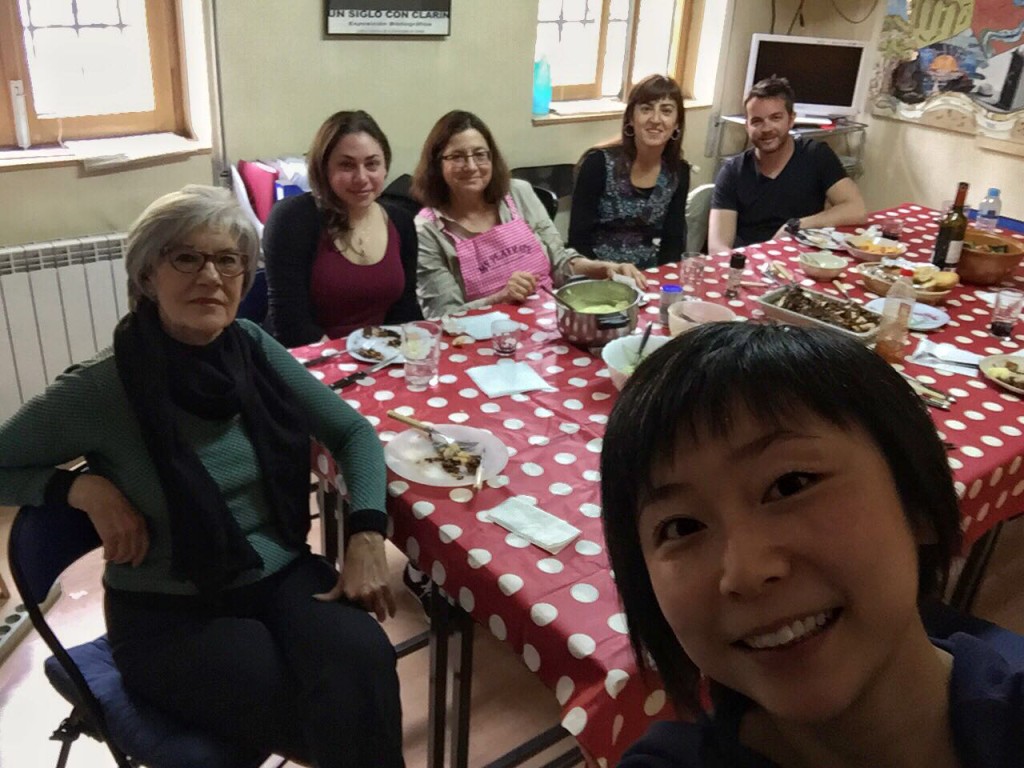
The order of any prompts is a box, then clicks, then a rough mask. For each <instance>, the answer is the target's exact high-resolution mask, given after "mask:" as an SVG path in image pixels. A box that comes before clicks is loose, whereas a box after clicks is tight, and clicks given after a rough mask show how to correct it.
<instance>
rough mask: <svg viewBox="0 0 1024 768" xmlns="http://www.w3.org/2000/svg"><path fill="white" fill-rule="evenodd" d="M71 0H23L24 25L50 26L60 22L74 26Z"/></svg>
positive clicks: (22, 16) (22, 19) (22, 21)
mask: <svg viewBox="0 0 1024 768" xmlns="http://www.w3.org/2000/svg"><path fill="white" fill-rule="evenodd" d="M74 23H75V17H74V15H73V14H72V13H71V0H21V25H22V26H23V27H28V26H33V27H49V26H53V25H58V24H65V25H67V26H72V25H73V24H74Z"/></svg>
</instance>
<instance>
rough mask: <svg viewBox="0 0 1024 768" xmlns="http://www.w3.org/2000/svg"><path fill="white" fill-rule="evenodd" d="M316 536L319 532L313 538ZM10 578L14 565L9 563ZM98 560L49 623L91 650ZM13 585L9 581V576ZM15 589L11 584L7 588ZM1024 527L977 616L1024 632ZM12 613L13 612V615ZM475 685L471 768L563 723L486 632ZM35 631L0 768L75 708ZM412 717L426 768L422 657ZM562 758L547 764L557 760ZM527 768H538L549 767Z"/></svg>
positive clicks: (407, 704) (405, 598)
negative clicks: (46, 665)
mask: <svg viewBox="0 0 1024 768" xmlns="http://www.w3.org/2000/svg"><path fill="white" fill-rule="evenodd" d="M9 525H10V514H4V513H3V512H2V511H0V544H2V546H3V547H4V549H6V537H7V529H8V528H9ZM314 535H316V532H315V531H314ZM389 562H390V563H391V566H392V568H391V571H392V584H393V585H394V588H395V590H396V594H397V595H398V598H399V614H398V616H397V617H396V618H395V619H393V620H391V621H389V622H387V624H386V625H385V626H386V628H387V630H388V633H389V635H390V636H391V637H392V639H394V640H395V641H399V640H401V639H404V638H406V637H410V636H412V635H414V634H416V633H417V632H419V631H421V630H422V629H423V628H424V627H425V626H426V619H425V617H424V615H423V613H422V611H420V610H419V608H418V606H417V605H416V603H415V600H414V599H413V598H412V597H411V596H410V595H409V594H408V593H407V592H406V591H405V590H404V589H402V587H401V569H402V566H403V565H404V558H403V557H402V555H401V554H400V553H398V552H397V551H396V550H391V551H390V552H389ZM3 568H4V571H5V570H6V563H3ZM100 568H101V562H100V559H99V553H98V552H97V553H94V554H93V555H92V556H90V557H88V558H86V559H84V560H83V561H81V562H79V563H77V564H76V565H75V566H73V567H72V568H71V569H70V570H69V571H68V573H67V574H66V575H65V576H64V578H63V579H62V585H63V588H64V595H63V596H62V597H61V599H60V600H59V601H58V602H57V604H56V605H55V606H54V607H53V609H52V610H51V612H50V614H49V618H50V621H51V622H52V623H53V624H54V625H55V626H57V627H59V632H60V634H61V636H62V638H63V639H64V640H65V641H67V642H70V643H75V642H84V641H86V640H89V639H91V638H93V637H95V636H96V635H99V634H100V633H102V631H103V626H102V615H101V609H100V592H99V589H98V584H99V574H100ZM5 578H6V575H5ZM8 583H9V582H8ZM1021 585H1024V519H1021V520H1018V521H1016V522H1014V523H1012V524H1010V525H1008V526H1007V528H1006V530H1005V532H1004V535H1003V538H1002V540H1001V542H1000V545H999V547H998V549H997V551H996V555H995V558H994V560H993V562H992V564H991V567H990V569H989V572H988V575H987V577H986V580H985V583H984V585H983V587H982V590H981V594H980V596H979V598H978V602H977V606H976V612H977V613H978V614H979V615H981V616H983V617H985V618H988V619H990V620H992V621H996V622H997V623H999V624H1002V625H1003V626H1005V627H1007V628H1010V629H1013V630H1015V631H1017V632H1021V633H1024V588H1022V586H1021ZM10 607H11V606H10V604H8V605H7V606H5V608H10ZM475 654H476V659H475V676H474V680H473V722H472V731H471V733H472V736H471V741H470V761H469V762H470V765H471V766H481V765H484V764H485V763H487V762H488V761H490V760H491V759H493V758H495V757H497V756H499V755H501V754H502V753H504V752H505V751H506V750H507V749H509V748H511V747H512V746H514V745H516V744H518V743H520V742H522V741H523V740H525V739H526V738H528V737H530V736H532V735H534V734H536V733H538V732H540V731H541V730H543V729H545V728H547V727H548V726H550V725H551V724H553V723H555V722H556V721H557V718H558V705H557V703H556V702H555V699H554V696H553V695H552V694H551V693H550V692H549V691H548V690H547V689H546V688H544V686H543V685H541V683H540V682H538V681H537V679H536V678H535V677H534V676H533V675H532V674H530V673H529V672H528V671H527V670H526V668H525V667H524V666H523V665H522V664H521V663H520V662H519V661H518V660H517V659H516V658H515V657H514V656H513V655H512V653H511V652H510V651H509V649H508V648H507V646H505V645H504V644H502V643H500V642H498V641H497V640H495V639H494V638H493V637H492V636H491V635H490V634H489V633H488V632H486V631H479V630H478V631H477V633H476V645H475ZM47 655H48V654H47V651H46V648H45V646H44V645H43V643H42V641H41V640H40V639H39V638H38V636H37V635H36V634H35V633H34V632H33V633H32V634H31V635H30V636H29V637H27V638H26V639H25V640H24V641H23V642H22V643H21V644H20V645H19V646H18V647H17V648H15V650H14V652H13V653H12V654H11V656H10V657H9V658H8V660H7V661H6V662H5V663H3V665H2V666H0V766H11V767H12V768H13V767H15V766H16V767H17V768H21V767H22V766H26V767H28V766H33V767H34V766H49V765H53V764H54V762H55V760H56V755H57V752H58V748H57V745H56V744H55V743H54V742H50V741H48V740H47V739H48V737H49V734H50V732H51V731H52V729H53V728H54V727H55V726H56V725H57V724H58V723H59V721H60V720H61V718H62V717H64V716H65V715H66V714H67V711H68V707H67V705H66V704H65V703H64V701H63V700H62V699H60V697H58V696H57V694H56V693H54V691H53V689H52V688H51V687H50V686H49V684H48V683H47V682H46V679H45V678H44V676H43V673H42V663H43V660H44V658H45V657H46V656H47ZM399 674H400V676H401V681H402V705H403V710H404V731H405V755H406V762H407V764H408V765H409V767H410V768H417V767H418V766H422V765H424V764H425V754H426V743H427V708H426V702H427V654H426V653H425V652H420V653H415V654H413V655H412V656H409V657H407V658H405V659H403V660H402V661H401V662H399ZM559 751H560V750H556V751H553V752H552V753H551V754H550V755H547V757H550V756H551V755H553V754H557V753H558V752H559ZM544 757H545V756H541V759H538V760H535V761H533V762H531V763H528V764H527V765H538V764H540V763H541V762H543V758H544ZM110 764H111V763H110V761H109V756H108V753H106V752H105V751H104V748H103V747H102V746H101V745H99V744H97V743H95V742H92V741H90V740H88V739H83V740H80V743H78V744H76V745H75V747H74V748H73V749H72V752H71V760H70V762H69V766H70V768H92V766H101V765H110Z"/></svg>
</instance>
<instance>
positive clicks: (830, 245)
mask: <svg viewBox="0 0 1024 768" xmlns="http://www.w3.org/2000/svg"><path fill="white" fill-rule="evenodd" d="M793 239H794V240H796V241H797V242H799V243H803V244H804V245H810V246H812V247H814V248H825V249H827V250H830V251H838V250H840V249H842V248H845V247H846V241H845V240H844V239H843V235H842V233H840V232H836V231H835V230H830V229H798V230H797V232H796V235H795V236H794V238H793Z"/></svg>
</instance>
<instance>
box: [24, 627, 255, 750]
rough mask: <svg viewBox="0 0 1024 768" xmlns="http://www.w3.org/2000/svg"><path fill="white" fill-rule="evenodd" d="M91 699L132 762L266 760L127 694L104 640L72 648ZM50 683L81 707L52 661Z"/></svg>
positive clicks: (48, 663) (48, 666) (57, 664)
mask: <svg viewBox="0 0 1024 768" xmlns="http://www.w3.org/2000/svg"><path fill="white" fill-rule="evenodd" d="M68 653H69V654H70V656H71V658H72V659H73V660H74V662H75V664H76V665H78V668H79V669H80V670H81V671H82V676H83V677H85V680H86V682H87V683H88V684H89V688H91V689H92V692H93V695H95V696H96V698H97V699H98V700H99V703H100V706H101V707H102V708H103V712H104V714H105V715H106V720H107V728H108V729H109V731H110V736H111V738H112V739H113V741H114V743H115V744H117V746H118V747H120V748H121V749H122V750H123V751H124V752H126V753H128V754H129V755H131V756H132V757H133V758H135V759H137V760H140V761H141V762H143V763H144V764H145V765H147V766H152V768H254V766H259V765H261V764H262V763H263V761H264V760H265V759H266V757H267V756H266V755H262V756H260V755H258V754H256V753H255V752H249V753H245V752H243V751H242V750H241V749H240V748H239V747H237V746H235V745H231V744H229V743H228V742H226V741H223V740H221V739H218V738H216V737H214V736H210V735H208V734H203V733H201V732H199V731H197V730H195V729H194V728H191V727H189V726H186V725H182V724H180V723H178V722H176V721H175V720H172V719H171V718H169V717H168V716H167V715H165V714H163V713H162V712H160V711H159V710H157V709H154V708H153V707H152V706H150V705H148V704H146V703H145V702H142V701H139V700H138V699H136V698H134V697H132V696H131V695H130V694H129V693H128V692H127V691H126V690H125V688H124V684H123V682H122V681H121V673H120V672H119V671H118V669H117V667H115V666H114V658H113V655H112V654H111V651H110V644H109V643H108V642H107V637H106V635H103V636H102V637H98V638H96V639H95V640H93V641H92V642H91V643H85V644H83V645H78V646H75V647H74V648H69V649H68ZM44 666H45V669H46V677H47V678H48V679H49V681H50V683H51V684H52V685H53V687H54V688H56V689H57V691H58V692H59V693H60V695H61V696H63V697H64V698H65V699H67V700H68V702H70V703H71V704H72V705H77V703H78V700H77V698H78V697H77V694H76V691H75V686H74V684H73V683H72V682H71V678H70V677H68V675H67V673H66V672H65V671H64V668H63V667H62V666H61V665H60V662H58V661H57V659H56V658H55V657H53V656H51V657H50V658H48V659H47V660H46V663H45V665H44Z"/></svg>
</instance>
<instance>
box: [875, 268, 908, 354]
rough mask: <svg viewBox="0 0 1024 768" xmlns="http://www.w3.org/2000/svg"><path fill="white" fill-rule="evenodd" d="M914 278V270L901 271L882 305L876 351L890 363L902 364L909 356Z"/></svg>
mask: <svg viewBox="0 0 1024 768" xmlns="http://www.w3.org/2000/svg"><path fill="white" fill-rule="evenodd" d="M913 277H914V272H913V270H910V269H901V270H900V276H899V277H898V278H896V282H895V283H893V284H892V287H891V288H889V292H888V293H886V294H885V304H883V305H882V323H881V326H880V327H879V329H878V337H877V338H876V340H875V351H876V352H877V353H878V354H879V355H881V356H882V357H883V358H884V359H885V360H887V361H889V362H890V363H898V362H900V361H901V360H903V358H904V357H905V356H906V354H907V349H906V346H907V339H908V337H909V329H910V316H911V314H913V311H914V301H915V299H914V281H913Z"/></svg>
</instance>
